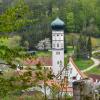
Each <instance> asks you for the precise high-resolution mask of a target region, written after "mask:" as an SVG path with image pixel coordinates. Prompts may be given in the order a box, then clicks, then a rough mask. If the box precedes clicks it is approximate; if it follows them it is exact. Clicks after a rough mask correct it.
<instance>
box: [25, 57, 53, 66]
mask: <svg viewBox="0 0 100 100" xmlns="http://www.w3.org/2000/svg"><path fill="white" fill-rule="evenodd" d="M39 62H40V63H41V64H42V65H45V66H51V65H52V58H51V57H38V58H36V59H27V60H26V61H24V64H25V65H36V64H38V63H39Z"/></svg>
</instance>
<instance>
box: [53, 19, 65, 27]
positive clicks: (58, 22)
mask: <svg viewBox="0 0 100 100" xmlns="http://www.w3.org/2000/svg"><path fill="white" fill-rule="evenodd" d="M64 25H65V23H64V22H63V21H62V20H61V19H60V18H56V19H55V20H54V21H53V22H52V23H51V26H64Z"/></svg>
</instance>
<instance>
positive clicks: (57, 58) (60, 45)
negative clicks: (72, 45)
mask: <svg viewBox="0 0 100 100" xmlns="http://www.w3.org/2000/svg"><path fill="white" fill-rule="evenodd" d="M64 25H65V24H64V22H63V21H62V20H60V19H59V18H57V19H56V20H54V21H53V22H52V23H51V27H52V68H51V69H52V71H53V73H54V75H57V74H59V73H60V71H61V70H62V69H63V67H64Z"/></svg>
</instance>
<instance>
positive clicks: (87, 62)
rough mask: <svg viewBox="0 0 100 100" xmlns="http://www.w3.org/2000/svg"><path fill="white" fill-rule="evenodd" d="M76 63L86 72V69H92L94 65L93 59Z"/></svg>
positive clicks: (76, 61)
mask: <svg viewBox="0 0 100 100" xmlns="http://www.w3.org/2000/svg"><path fill="white" fill-rule="evenodd" d="M74 61H75V64H76V65H77V66H78V68H79V69H80V70H84V69H86V68H88V67H90V66H91V65H93V63H94V62H93V61H92V60H91V59H88V60H83V59H76V60H74Z"/></svg>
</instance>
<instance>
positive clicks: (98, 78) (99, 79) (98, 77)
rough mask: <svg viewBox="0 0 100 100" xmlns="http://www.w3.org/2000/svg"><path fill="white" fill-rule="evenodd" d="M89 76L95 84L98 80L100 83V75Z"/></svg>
mask: <svg viewBox="0 0 100 100" xmlns="http://www.w3.org/2000/svg"><path fill="white" fill-rule="evenodd" d="M88 76H89V77H90V78H92V79H93V81H94V82H95V81H96V80H98V81H100V75H95V74H89V75H88Z"/></svg>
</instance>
